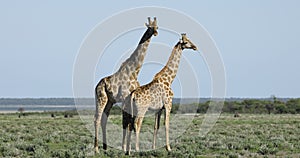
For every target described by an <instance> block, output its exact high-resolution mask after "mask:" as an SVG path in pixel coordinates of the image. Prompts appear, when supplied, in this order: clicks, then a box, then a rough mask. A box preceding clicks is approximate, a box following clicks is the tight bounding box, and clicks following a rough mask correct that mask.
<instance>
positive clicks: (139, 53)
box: [119, 27, 154, 79]
mask: <svg viewBox="0 0 300 158" xmlns="http://www.w3.org/2000/svg"><path fill="white" fill-rule="evenodd" d="M153 34H154V29H153V28H151V27H148V29H147V30H146V32H145V33H144V34H143V36H142V38H141V39H140V42H139V44H138V46H137V48H136V49H135V50H134V52H133V53H132V54H131V55H130V57H129V58H128V59H127V60H126V61H125V62H123V63H122V65H121V67H120V69H119V71H122V69H124V68H126V69H127V74H128V75H132V76H133V77H134V78H135V79H136V78H137V75H138V73H139V71H140V69H141V67H142V65H143V62H144V57H145V55H146V52H147V49H148V46H149V43H150V40H151V37H152V35H153Z"/></svg>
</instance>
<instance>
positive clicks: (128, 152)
mask: <svg viewBox="0 0 300 158" xmlns="http://www.w3.org/2000/svg"><path fill="white" fill-rule="evenodd" d="M127 128H128V134H127V143H126V153H125V155H130V150H131V145H130V141H131V132H132V125H131V123H129V125H128V127H127Z"/></svg>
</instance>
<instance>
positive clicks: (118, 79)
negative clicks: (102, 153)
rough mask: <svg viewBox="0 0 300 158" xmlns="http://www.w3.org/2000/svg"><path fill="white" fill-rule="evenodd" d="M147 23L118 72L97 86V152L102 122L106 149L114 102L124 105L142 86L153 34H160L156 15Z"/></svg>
mask: <svg viewBox="0 0 300 158" xmlns="http://www.w3.org/2000/svg"><path fill="white" fill-rule="evenodd" d="M145 25H146V27H147V30H146V32H145V33H144V34H143V36H142V38H141V39H140V42H139V44H138V46H137V47H136V49H135V50H134V52H133V53H132V54H131V56H130V57H129V58H128V59H126V61H124V62H123V63H122V65H121V66H120V68H119V69H118V71H117V72H116V73H114V74H112V75H110V76H107V77H105V78H102V79H101V80H100V81H99V83H98V84H97V86H96V88H95V97H96V98H95V100H96V111H95V116H94V126H95V140H94V141H95V142H94V149H95V152H96V153H99V149H98V129H99V126H100V122H101V128H102V139H103V149H104V150H106V149H107V143H106V123H107V119H108V116H109V112H110V109H111V108H112V106H113V104H115V103H117V102H122V105H124V98H125V97H126V96H128V95H129V94H130V92H131V91H132V90H134V89H135V88H137V87H138V86H140V84H139V82H138V81H137V76H138V74H139V71H140V69H141V66H142V64H143V61H144V57H145V55H146V51H147V49H148V46H149V43H150V40H151V37H152V35H154V36H157V34H158V32H157V29H158V27H157V21H156V17H154V20H153V21H152V20H151V19H150V17H148V24H147V23H145Z"/></svg>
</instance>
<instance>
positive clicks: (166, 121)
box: [165, 102, 172, 151]
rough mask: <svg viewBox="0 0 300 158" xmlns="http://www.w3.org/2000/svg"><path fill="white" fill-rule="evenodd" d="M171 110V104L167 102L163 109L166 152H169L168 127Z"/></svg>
mask: <svg viewBox="0 0 300 158" xmlns="http://www.w3.org/2000/svg"><path fill="white" fill-rule="evenodd" d="M171 108H172V102H169V103H168V104H167V106H166V107H165V109H166V111H165V126H166V149H167V151H171V147H170V143H169V125H170V122H169V120H170V112H171Z"/></svg>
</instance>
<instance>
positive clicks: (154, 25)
mask: <svg viewBox="0 0 300 158" xmlns="http://www.w3.org/2000/svg"><path fill="white" fill-rule="evenodd" d="M145 25H146V26H147V27H148V28H152V29H153V30H154V32H153V34H154V36H156V35H157V34H158V32H157V29H158V27H157V21H156V17H154V20H153V21H151V18H150V17H148V24H147V23H145Z"/></svg>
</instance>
